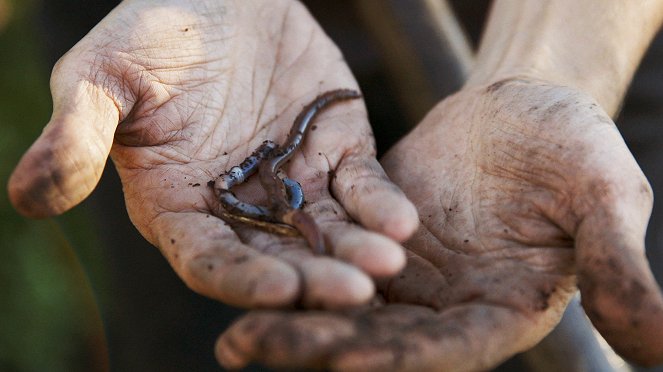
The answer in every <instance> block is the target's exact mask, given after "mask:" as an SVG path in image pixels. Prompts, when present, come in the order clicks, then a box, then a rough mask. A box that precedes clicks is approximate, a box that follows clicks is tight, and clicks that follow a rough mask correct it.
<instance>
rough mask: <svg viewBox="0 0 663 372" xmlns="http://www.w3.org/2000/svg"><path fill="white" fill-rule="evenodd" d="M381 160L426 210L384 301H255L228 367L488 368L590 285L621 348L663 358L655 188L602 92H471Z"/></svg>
mask: <svg viewBox="0 0 663 372" xmlns="http://www.w3.org/2000/svg"><path fill="white" fill-rule="evenodd" d="M383 164H384V166H385V169H387V171H388V172H389V174H390V176H391V177H392V178H393V179H394V181H395V182H396V183H397V184H399V185H400V186H401V187H402V188H403V190H404V191H405V193H406V194H407V195H408V196H409V197H410V198H411V199H412V200H413V201H414V203H415V205H417V206H418V211H419V214H420V216H421V219H422V226H421V228H420V229H419V230H418V232H417V233H416V234H415V236H414V238H412V239H411V240H409V241H408V242H407V244H406V248H407V250H408V252H407V256H408V262H407V266H406V268H405V269H404V271H403V272H401V273H400V274H399V275H398V276H396V277H394V278H393V279H391V280H388V281H384V282H382V285H381V288H380V289H381V295H382V296H383V303H382V304H379V305H376V306H373V307H365V308H363V309H358V310H355V311H351V312H310V311H309V312H290V313H288V312H260V311H255V312H253V313H251V314H250V315H248V316H246V317H245V318H243V319H242V320H240V321H239V322H237V323H236V324H234V325H233V326H232V327H231V328H230V329H229V330H228V331H226V333H225V334H224V335H223V336H222V337H221V338H220V340H219V342H218V345H217V357H218V359H219V361H220V362H221V363H222V364H223V365H225V366H228V367H240V366H242V365H245V364H246V363H248V362H249V361H259V362H261V363H264V364H267V365H271V366H277V367H321V368H323V367H324V368H331V369H340V370H356V371H365V370H375V371H383V370H413V371H415V370H416V371H418V370H444V371H447V370H452V371H456V370H461V371H463V370H484V369H489V368H491V367H493V366H494V365H496V364H498V363H499V362H501V361H502V360H504V359H506V358H508V357H509V356H511V355H513V354H515V353H517V352H520V351H524V350H526V349H528V348H529V347H531V346H533V345H535V344H536V343H537V342H538V341H540V340H541V339H542V338H543V337H544V336H545V335H546V334H548V333H549V332H550V331H551V330H552V329H553V327H554V326H555V325H556V324H557V322H558V321H559V319H560V316H561V314H562V312H563V311H564V308H565V307H566V305H567V303H568V301H569V299H570V298H571V296H572V295H573V294H574V293H575V292H576V290H577V287H576V283H577V286H578V287H579V288H580V292H581V295H582V303H583V306H584V308H585V310H586V311H587V314H588V315H589V317H590V319H591V320H592V322H593V323H594V325H595V326H596V328H597V329H598V330H599V331H600V332H601V333H602V334H603V336H604V337H605V338H606V339H607V340H608V342H609V343H610V344H611V345H612V346H613V347H614V348H615V349H616V350H617V351H618V352H619V353H621V354H622V355H623V356H625V357H626V358H629V359H630V360H632V361H635V362H638V363H641V364H645V365H652V364H657V363H661V362H663V337H662V335H663V298H662V296H661V291H660V288H659V287H658V286H657V284H656V282H655V281H654V278H653V276H652V274H651V272H650V270H649V267H648V264H647V260H646V258H645V255H644V245H643V241H644V239H643V238H644V233H645V228H646V226H647V220H648V217H649V213H650V208H651V203H652V196H651V190H650V188H649V186H648V184H647V181H646V179H645V178H644V176H643V175H642V172H641V171H640V169H639V168H638V166H637V164H636V163H635V161H634V159H633V157H632V156H631V154H630V153H629V151H628V149H627V148H626V145H625V144H624V142H623V140H622V139H621V137H620V135H619V132H618V131H617V129H616V127H615V125H614V123H613V122H612V121H611V120H610V118H609V117H608V116H607V115H606V114H605V112H603V110H602V109H601V108H600V107H599V106H598V105H597V104H596V103H595V101H594V100H593V99H591V98H589V97H588V96H586V95H584V94H582V93H579V92H578V91H575V90H573V89H570V88H565V87H559V86H555V85H550V84H547V83H543V82H537V81H527V80H505V81H500V82H496V83H495V84H491V85H487V86H481V87H476V88H472V89H466V90H465V91H463V92H461V93H459V94H457V95H455V96H453V97H451V98H449V99H447V100H445V101H444V102H443V103H441V104H440V105H439V106H438V107H436V108H435V109H434V110H432V111H431V113H430V114H429V115H428V116H427V117H426V118H425V119H424V121H423V122H422V124H421V125H420V126H419V127H417V128H416V129H415V130H414V131H413V132H412V133H411V134H410V135H408V136H407V137H406V138H405V139H404V140H402V141H401V142H400V143H399V144H398V145H396V146H395V147H394V148H393V149H392V150H391V151H390V152H389V153H388V154H387V156H386V157H385V158H384V159H383ZM431 170H435V171H434V172H432V171H431Z"/></svg>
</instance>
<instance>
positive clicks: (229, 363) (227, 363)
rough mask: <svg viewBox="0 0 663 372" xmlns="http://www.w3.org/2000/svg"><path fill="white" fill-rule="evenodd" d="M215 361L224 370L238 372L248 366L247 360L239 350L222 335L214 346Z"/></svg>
mask: <svg viewBox="0 0 663 372" xmlns="http://www.w3.org/2000/svg"><path fill="white" fill-rule="evenodd" d="M214 356H215V357H216V361H217V362H218V363H219V364H220V365H221V366H222V367H224V368H226V369H230V370H239V369H241V368H243V367H246V365H247V364H249V359H248V358H247V356H246V355H244V354H242V353H241V352H240V351H239V350H237V349H236V348H235V347H233V344H232V342H231V341H230V340H229V338H228V336H227V335H225V334H224V335H222V336H221V337H219V339H218V340H217V341H216V345H215V346H214Z"/></svg>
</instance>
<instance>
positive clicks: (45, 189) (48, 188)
mask: <svg viewBox="0 0 663 372" xmlns="http://www.w3.org/2000/svg"><path fill="white" fill-rule="evenodd" d="M70 58H71V57H70ZM76 62H78V63H81V61H76ZM73 63H74V62H73V61H71V60H70V59H69V60H66V59H65V60H63V61H61V62H60V63H59V64H58V65H56V68H55V69H54V70H53V75H52V79H51V92H52V94H53V115H52V117H51V120H50V121H49V123H48V124H47V125H46V127H45V128H44V131H43V133H42V134H41V136H40V137H39V138H38V139H37V141H36V142H35V143H34V144H33V145H32V146H31V147H30V149H29V150H28V151H27V153H26V154H25V155H24V156H23V158H22V159H21V160H20V162H19V164H18V165H17V167H16V169H15V170H14V172H13V174H12V176H11V178H10V180H9V185H8V191H9V197H10V200H11V202H12V204H13V205H14V207H15V208H16V209H17V210H18V211H19V212H20V213H22V214H24V215H26V216H29V217H34V218H43V217H48V216H52V215H56V214H60V213H62V212H64V211H66V210H68V209H69V208H71V207H73V206H75V205H76V204H78V203H79V202H81V201H82V200H83V199H85V198H86V197H87V196H88V195H89V194H90V192H92V190H93V189H94V187H95V186H96V184H97V182H98V181H99V178H100V177H101V173H102V171H103V168H104V165H105V164H106V159H107V158H108V154H109V152H110V148H111V144H112V142H113V133H114V131H115V128H116V127H117V124H118V120H119V111H118V108H117V106H116V105H115V103H114V101H113V100H112V99H111V98H110V97H109V96H108V95H107V93H106V92H104V91H103V90H102V89H101V88H99V87H98V86H96V85H94V84H92V83H91V82H90V81H89V80H86V79H84V78H82V77H81V76H80V74H78V73H77V72H76V71H74V70H73V67H72V64H73Z"/></svg>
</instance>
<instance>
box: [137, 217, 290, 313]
mask: <svg viewBox="0 0 663 372" xmlns="http://www.w3.org/2000/svg"><path fill="white" fill-rule="evenodd" d="M150 240H151V241H153V242H154V243H155V244H156V245H157V246H159V247H160V248H161V250H162V252H163V254H164V255H165V256H166V258H167V259H168V261H169V262H170V264H171V265H172V266H173V268H174V269H175V271H176V272H177V273H178V275H179V276H180V277H181V278H182V279H183V280H184V282H185V283H186V284H187V285H188V286H189V287H190V288H191V289H193V290H194V291H196V292H198V293H200V294H202V295H205V296H208V297H211V298H214V299H217V300H220V301H222V302H224V303H227V304H230V305H234V306H239V307H246V308H248V307H275V306H284V305H288V304H292V303H293V302H295V301H296V300H297V298H298V296H299V292H300V290H301V288H300V279H299V275H298V273H297V271H295V270H294V269H293V268H292V266H291V265H289V264H287V263H284V262H282V261H281V260H279V259H277V258H274V257H270V256H267V255H263V254H260V253H258V252H256V251H255V250H254V249H252V248H251V247H249V246H247V245H245V244H243V243H242V242H240V240H239V238H238V237H237V235H235V233H234V232H233V231H232V230H231V228H230V226H228V225H226V224H225V222H223V221H222V220H220V219H218V218H216V217H214V216H210V215H206V214H203V213H195V212H189V213H174V212H168V213H163V214H161V215H159V216H158V217H157V218H156V220H155V221H154V222H153V223H152V224H150Z"/></svg>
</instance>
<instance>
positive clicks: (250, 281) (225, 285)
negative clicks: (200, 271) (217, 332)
mask: <svg viewBox="0 0 663 372" xmlns="http://www.w3.org/2000/svg"><path fill="white" fill-rule="evenodd" d="M220 275H221V278H220V293H219V294H218V295H217V296H214V297H217V298H219V299H220V300H222V301H224V302H228V303H229V304H232V305H236V306H240V307H250V308H255V307H280V306H285V305H290V304H292V303H293V302H295V301H296V300H297V298H298V296H299V292H300V283H299V275H298V274H297V272H296V271H295V270H294V269H293V268H292V267H291V266H290V265H288V264H287V263H284V262H281V261H280V260H278V259H275V258H273V257H269V256H254V257H251V258H250V259H248V260H247V261H245V262H241V263H236V264H231V265H230V266H229V267H226V268H223V269H221V270H220Z"/></svg>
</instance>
